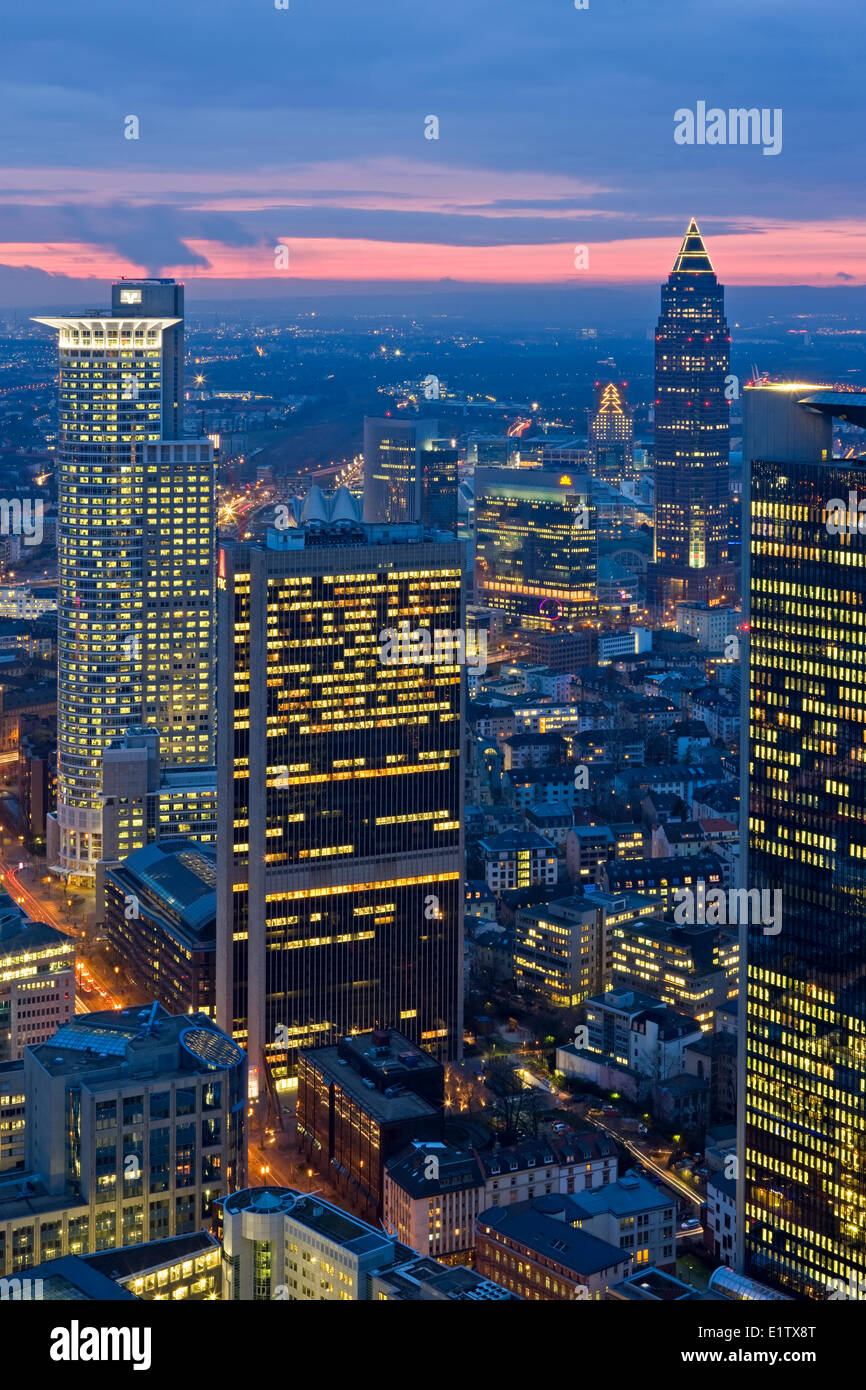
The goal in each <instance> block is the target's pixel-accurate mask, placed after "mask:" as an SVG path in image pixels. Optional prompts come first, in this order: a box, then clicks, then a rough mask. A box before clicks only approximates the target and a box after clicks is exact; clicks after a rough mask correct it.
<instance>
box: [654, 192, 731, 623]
mask: <svg viewBox="0 0 866 1390" xmlns="http://www.w3.org/2000/svg"><path fill="white" fill-rule="evenodd" d="M661 301H662V303H661V315H660V317H659V321H658V326H657V328H656V349H655V383H656V392H655V396H656V399H655V553H654V557H653V563H652V565H651V566H650V567H649V570H648V574H647V584H648V601H649V603H650V605H651V606H652V607H653V608H655V609H656V611H657V612H658V613H659V615H660V616H661V617H670V616H671V614H672V611H673V604H674V603H676V602H677V601H678V600H680V599H700V600H703V601H704V602H706V603H711V604H725V603H729V602H730V601H731V599H732V598H733V596H734V593H733V586H734V574H733V567H732V564H731V560H730V556H729V553H728V442H729V420H728V415H729V406H728V401H727V399H726V397H725V382H726V377H727V375H728V371H729V364H730V342H731V340H730V335H729V333H728V325H727V321H726V319H725V292H724V289H723V288H722V286H721V285H720V284H719V282H718V280H717V279H716V273H715V271H714V269H713V265H712V262H711V261H710V258H709V256H708V255H707V251H706V247H705V246H704V243H703V240H702V238H701V234H700V232H699V230H698V226H697V223H696V222H695V221H694V219H692V221H691V222H690V223H689V226H688V229H687V231H686V234H685V236H684V238H683V243H682V246H681V247H680V252H679V255H678V256H677V259H676V261H675V263H674V268H673V270H672V271H671V273H670V275H669V276H668V279H667V283H666V284H664V285H662V290H661Z"/></svg>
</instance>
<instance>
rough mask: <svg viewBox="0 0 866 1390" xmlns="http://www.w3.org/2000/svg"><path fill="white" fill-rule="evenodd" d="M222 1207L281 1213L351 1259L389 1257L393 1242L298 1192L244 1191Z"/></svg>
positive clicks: (277, 1189)
mask: <svg viewBox="0 0 866 1390" xmlns="http://www.w3.org/2000/svg"><path fill="white" fill-rule="evenodd" d="M222 1206H223V1207H224V1209H225V1210H226V1211H227V1212H230V1213H235V1212H241V1211H254V1212H262V1213H265V1214H273V1213H282V1214H283V1215H284V1216H287V1217H291V1219H292V1220H293V1221H297V1222H298V1223H299V1224H300V1225H302V1226H306V1227H307V1228H308V1229H309V1230H311V1231H313V1232H314V1233H315V1234H316V1235H319V1236H322V1237H323V1238H324V1239H325V1240H330V1241H333V1242H334V1243H335V1244H336V1245H341V1246H342V1247H343V1248H344V1249H345V1250H348V1251H350V1252H351V1253H352V1254H355V1255H366V1254H368V1253H369V1252H370V1251H373V1250H376V1249H381V1250H382V1252H383V1253H386V1252H387V1253H388V1254H390V1253H391V1252H392V1251H393V1248H394V1241H393V1239H392V1238H391V1237H390V1236H388V1235H386V1234H385V1232H384V1231H378V1230H377V1229H376V1227H375V1226H370V1225H368V1224H367V1222H366V1221H361V1220H360V1219H359V1218H358V1217H355V1216H351V1215H350V1214H349V1213H348V1212H345V1211H341V1210H340V1208H339V1207H335V1206H332V1205H331V1203H330V1202H325V1201H323V1200H322V1199H321V1198H320V1197H316V1196H309V1195H307V1194H306V1193H303V1192H298V1191H297V1190H296V1189H295V1188H293V1187H248V1188H245V1189H244V1191H242V1192H233V1193H232V1194H231V1196H229V1197H225V1198H223V1199H222Z"/></svg>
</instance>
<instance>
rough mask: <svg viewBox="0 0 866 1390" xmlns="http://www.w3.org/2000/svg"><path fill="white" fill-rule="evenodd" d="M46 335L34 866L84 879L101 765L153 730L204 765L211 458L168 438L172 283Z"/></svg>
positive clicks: (189, 761) (93, 838)
mask: <svg viewBox="0 0 866 1390" xmlns="http://www.w3.org/2000/svg"><path fill="white" fill-rule="evenodd" d="M36 322H37V323H43V324H46V325H47V326H48V327H49V328H52V329H54V330H55V331H56V333H57V335H58V344H59V356H60V374H59V375H60V385H59V441H58V449H57V472H58V605H57V607H58V646H59V654H60V660H59V665H58V691H57V734H58V744H57V751H58V759H57V816H56V819H54V818H52V819H51V821H50V823H49V828H48V855H49V864H50V865H51V867H52V868H53V869H55V870H57V871H58V872H59V873H60V874H62V875H63V877H64V878H65V879H67V880H68V881H70V882H75V883H79V884H81V885H83V886H88V885H91V884H93V882H94V881H95V878H96V866H97V863H98V862H99V860H100V859H101V858H102V852H103V843H102V807H103V785H102V755H103V754H104V752H105V750H106V749H107V748H108V746H109V744H111V743H112V741H113V740H115V739H117V738H121V737H123V735H125V734H126V733H128V732H129V731H130V730H131V729H139V728H141V727H148V728H156V729H158V730H159V732H160V735H161V751H162V759H163V762H164V763H165V764H166V765H169V766H189V765H199V764H210V763H211V762H212V761H213V739H214V730H213V711H212V706H213V703H214V652H213V607H214V602H213V591H214V574H213V561H214V535H215V514H214V457H213V445H212V444H211V442H210V440H208V439H204V438H202V439H198V438H189V439H188V438H186V436H185V435H184V433H183V286H182V285H179V284H176V283H175V281H173V280H151V279H144V280H121V281H118V282H117V283H115V285H114V286H113V287H112V306H111V312H110V313H109V314H104V315H103V314H90V315H83V316H82V315H78V314H71V315H65V316H63V317H60V318H39V319H37V320H36Z"/></svg>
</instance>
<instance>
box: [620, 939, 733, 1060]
mask: <svg viewBox="0 0 866 1390" xmlns="http://www.w3.org/2000/svg"><path fill="white" fill-rule="evenodd" d="M611 978H612V983H613V986H614V988H616V989H636V990H643V992H644V993H646V994H652V995H655V997H656V998H657V999H661V1001H662V1003H663V1004H670V1006H671V1008H673V1009H676V1010H677V1012H678V1013H681V1014H685V1015H686V1016H687V1017H688V1018H693V1019H695V1020H696V1022H697V1023H699V1024H700V1026H701V1029H702V1030H703V1032H705V1033H712V1032H713V1029H714V1028H715V1020H716V1009H719V1008H723V1007H724V1005H725V1004H726V1003H727V1002H728V1001H729V1000H730V999H735V998H736V997H737V986H738V980H739V945H738V942H737V933H736V929H734V930H733V931H726V930H723V929H722V928H720V927H708V926H702V925H700V924H698V925H695V926H688V925H686V926H676V925H674V924H672V923H669V922H659V921H649V922H648V921H636V920H634V919H633V920H631V921H628V922H622V923H620V924H619V925H617V926H615V927H614V929H613V942H612V949H611Z"/></svg>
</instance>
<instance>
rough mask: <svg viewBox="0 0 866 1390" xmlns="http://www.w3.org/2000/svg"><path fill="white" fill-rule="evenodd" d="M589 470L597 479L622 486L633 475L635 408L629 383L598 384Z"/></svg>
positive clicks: (592, 423) (591, 412)
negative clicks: (628, 396) (627, 388)
mask: <svg viewBox="0 0 866 1390" xmlns="http://www.w3.org/2000/svg"><path fill="white" fill-rule="evenodd" d="M588 414H589V431H588V433H589V471H590V472H591V474H592V476H593V477H594V478H603V479H604V480H605V482H608V483H613V484H615V485H618V484H620V483H623V482H625V481H626V479H628V478H633V477H634V476H635V474H634V464H633V450H634V411H633V410H631V409H630V407H629V405H628V403H627V401H626V397H625V382H622V384H621V385H620V386H617V385H616V383H615V382H613V381H597V382H596V384H595V410H592V411H589V412H588Z"/></svg>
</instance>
